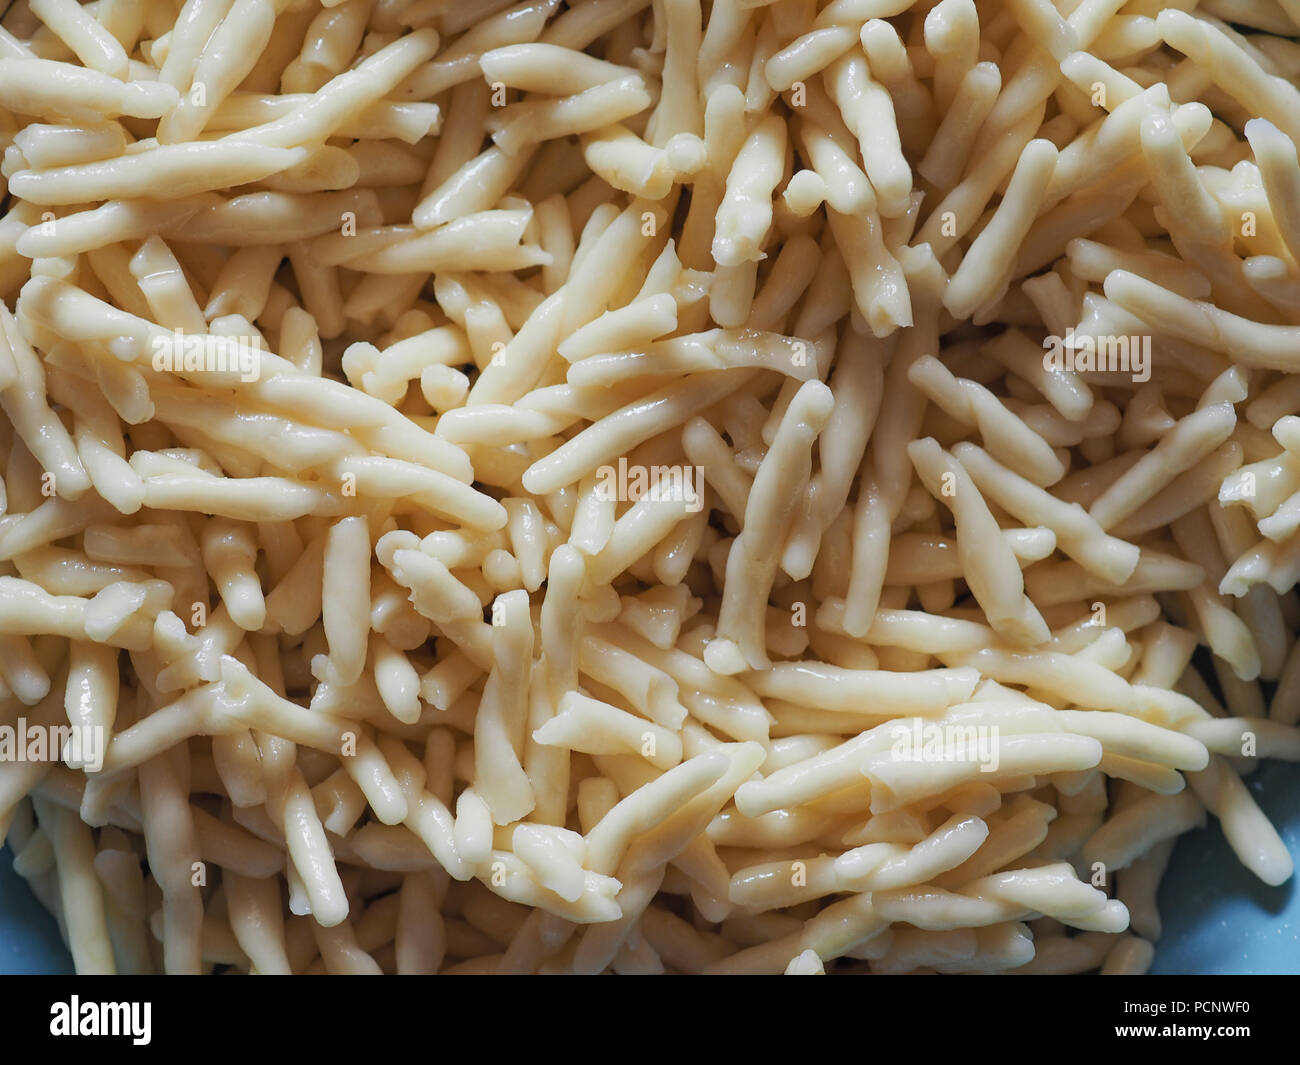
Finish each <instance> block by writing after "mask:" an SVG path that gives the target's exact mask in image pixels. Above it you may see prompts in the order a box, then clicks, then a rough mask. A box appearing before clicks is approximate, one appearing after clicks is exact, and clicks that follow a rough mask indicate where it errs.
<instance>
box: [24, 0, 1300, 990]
mask: <svg viewBox="0 0 1300 1065" xmlns="http://www.w3.org/2000/svg"><path fill="white" fill-rule="evenodd" d="M1293 8H1294V5H1291V4H1289V3H1288V4H1283V5H1281V6H1280V7H1279V6H1277V5H1265V4H1260V5H1253V6H1252V5H1246V4H1240V3H1231V4H1228V3H1222V2H1216V3H1206V4H1202V5H1198V4H1197V3H1195V0H1192V2H1189V3H1180V4H1179V5H1177V8H1168V9H1162V8H1161V6H1160V5H1159V4H1153V3H1149V2H1146V0H1114V2H1107V0H1079V2H1075V0H1009V2H1006V3H1003V2H1000V0H988V2H986V3H980V4H978V5H977V4H976V3H975V2H974V0H938V2H937V3H936V2H927V0H920V2H917V3H910V2H908V0H830V2H826V0H653V2H651V0H524V2H523V3H519V4H515V5H513V6H510V5H508V4H504V3H501V2H495V0H494V2H490V3H480V2H475V0H341V2H340V0H320V2H318V0H235V2H234V3H228V2H225V0H185V2H184V3H181V2H180V0H139V2H120V3H119V2H114V0H98V2H97V3H94V4H85V5H81V4H77V3H73V2H71V0H25V2H20V3H19V4H17V5H15V6H13V7H12V8H11V9H10V11H9V13H8V15H7V16H6V17H5V19H4V28H3V29H2V30H0V143H2V144H3V149H4V150H3V160H2V162H0V174H2V175H3V179H4V182H5V191H6V193H7V195H6V198H5V207H4V214H3V218H0V410H2V411H3V418H0V470H2V472H3V476H2V478H0V839H3V840H4V841H5V842H6V843H7V844H8V845H9V846H10V848H11V849H12V851H13V854H14V867H15V869H16V870H17V871H18V872H19V873H20V874H21V875H22V876H23V877H25V878H26V880H27V881H28V883H29V884H30V885H31V887H32V890H33V891H34V892H35V894H36V895H37V897H38V898H39V899H40V900H41V901H42V902H43V903H44V905H45V906H46V907H47V908H48V909H49V910H50V911H51V913H53V914H54V916H55V917H56V918H57V920H58V922H59V927H60V930H61V932H62V934H63V936H64V939H65V940H66V942H67V944H68V946H69V948H70V950H71V953H72V957H73V960H74V962H75V964H76V966H77V969H78V971H80V972H90V973H111V972H119V973H141V972H167V973H208V972H222V971H232V970H233V971H237V972H249V973H279V974H290V973H466V974H468V973H556V974H558V973H588V974H595V973H603V972H614V973H619V974H653V973H682V972H690V973H694V972H704V973H771V974H780V973H785V974H790V975H817V974H823V973H843V972H878V973H901V972H918V971H920V972H945V973H947V972H952V973H959V972H1008V971H1010V972H1018V973H1061V972H1082V971H1097V970H1099V971H1100V972H1102V973H1107V974H1110V973H1138V972H1143V971H1145V970H1146V969H1147V968H1148V967H1149V966H1150V965H1151V963H1152V959H1153V954H1154V944H1155V942H1156V940H1157V939H1158V938H1159V936H1160V931H1161V922H1160V915H1159V912H1158V909H1157V906H1156V888H1157V885H1158V883H1159V881H1160V878H1161V875H1162V873H1163V872H1164V869H1165V865H1166V863H1167V862H1168V860H1169V856H1170V852H1171V850H1172V847H1173V843H1174V841H1175V839H1176V838H1177V837H1178V836H1180V835H1181V834H1182V833H1184V832H1187V831H1188V830H1190V829H1193V828H1195V827H1197V826H1200V825H1203V824H1205V823H1206V822H1207V819H1209V817H1212V818H1213V819H1215V820H1217V821H1218V822H1219V824H1220V825H1221V826H1222V829H1223V832H1224V834H1225V836H1226V837H1227V840H1228V842H1229V843H1230V844H1231V846H1232V848H1233V849H1234V850H1235V852H1236V853H1237V855H1238V856H1239V857H1240V859H1241V861H1242V862H1243V863H1244V864H1245V865H1246V866H1247V867H1248V868H1249V869H1250V870H1251V871H1252V872H1253V873H1255V874H1256V875H1257V876H1258V877H1260V878H1261V879H1262V880H1263V881H1264V882H1266V883H1268V884H1273V885H1276V884H1279V883H1282V882H1283V881H1285V880H1286V879H1287V878H1289V877H1290V876H1291V873H1292V865H1293V861H1292V857H1291V855H1289V854H1288V852H1287V849H1286V847H1285V846H1284V844H1283V842H1282V840H1281V838H1280V837H1279V836H1278V833H1277V832H1276V831H1275V830H1274V828H1273V827H1272V826H1271V825H1270V824H1269V822H1268V820H1267V819H1266V818H1265V816H1264V815H1263V813H1262V812H1261V810H1260V809H1259V807H1258V806H1257V805H1256V802H1255V799H1254V798H1253V796H1252V793H1251V791H1250V790H1249V789H1248V788H1247V787H1246V786H1245V784H1244V783H1243V777H1246V776H1248V775H1249V774H1250V773H1251V772H1252V771H1253V770H1254V769H1255V768H1256V767H1257V765H1258V763H1259V760H1260V759H1264V758H1276V759H1283V760H1287V761H1297V760H1300V730H1298V729H1297V727H1296V725H1297V721H1298V720H1300V643H1298V642H1297V639H1296V636H1297V632H1298V631H1300V598H1297V594H1296V585H1297V582H1298V581H1300V417H1298V416H1297V415H1300V373H1298V372H1297V371H1298V370H1300V157H1298V155H1297V143H1300V89H1297V87H1296V86H1297V84H1300V44H1297V43H1296V41H1297V39H1300V21H1295V20H1296V17H1297V16H1296V14H1295V11H1294V10H1293ZM1229 14H1230V15H1231V17H1232V18H1233V19H1234V20H1235V21H1234V22H1232V23H1229V22H1225V21H1224V20H1223V19H1224V18H1225V17H1227V16H1228V15H1229Z"/></svg>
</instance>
